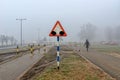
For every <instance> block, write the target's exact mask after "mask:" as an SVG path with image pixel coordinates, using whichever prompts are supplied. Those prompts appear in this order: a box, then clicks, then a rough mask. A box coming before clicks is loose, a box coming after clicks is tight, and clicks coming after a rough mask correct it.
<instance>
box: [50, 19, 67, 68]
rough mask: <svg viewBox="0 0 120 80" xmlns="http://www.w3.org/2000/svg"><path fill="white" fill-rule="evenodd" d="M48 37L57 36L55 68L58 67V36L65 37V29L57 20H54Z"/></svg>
mask: <svg viewBox="0 0 120 80" xmlns="http://www.w3.org/2000/svg"><path fill="white" fill-rule="evenodd" d="M49 36H50V37H57V59H56V60H57V68H58V70H59V69H60V42H59V41H60V37H66V36H67V34H66V32H65V30H64V29H63V27H62V25H61V24H60V22H59V21H57V22H56V24H55V25H54V27H53V29H52V30H51V32H50V34H49Z"/></svg>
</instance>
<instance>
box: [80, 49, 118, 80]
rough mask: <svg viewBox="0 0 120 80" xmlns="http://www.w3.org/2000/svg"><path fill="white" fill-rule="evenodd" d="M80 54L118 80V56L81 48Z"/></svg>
mask: <svg viewBox="0 0 120 80" xmlns="http://www.w3.org/2000/svg"><path fill="white" fill-rule="evenodd" d="M80 54H81V55H82V56H84V57H86V58H87V59H88V60H90V61H91V62H93V63H94V64H96V65H97V66H99V67H100V68H102V69H103V70H104V71H105V72H107V73H109V74H110V75H111V76H112V77H114V78H116V79H117V80H120V57H116V56H113V55H108V54H106V53H100V52H97V51H94V50H90V51H89V52H87V51H85V49H81V53H80Z"/></svg>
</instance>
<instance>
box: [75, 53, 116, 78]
mask: <svg viewBox="0 0 120 80" xmlns="http://www.w3.org/2000/svg"><path fill="white" fill-rule="evenodd" d="M75 52H76V51H75ZM76 53H77V54H78V55H79V56H81V57H82V58H83V59H85V60H86V61H87V62H89V63H90V64H92V65H93V66H95V67H96V68H97V69H99V70H100V71H103V72H104V73H105V74H107V75H108V76H109V77H110V78H111V79H113V80H116V79H115V78H113V77H112V76H111V75H110V74H108V73H107V72H105V71H104V70H103V69H102V68H100V67H99V66H97V65H95V64H94V63H92V62H91V61H90V60H89V59H87V58H86V57H84V56H82V55H81V54H80V53H81V52H76Z"/></svg>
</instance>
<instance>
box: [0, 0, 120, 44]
mask: <svg viewBox="0 0 120 80" xmlns="http://www.w3.org/2000/svg"><path fill="white" fill-rule="evenodd" d="M17 18H26V19H27V20H24V21H23V41H24V43H32V42H37V41H38V40H45V39H47V40H51V41H52V40H54V41H55V40H56V39H55V38H50V37H49V36H48V35H49V33H50V31H51V29H52V27H53V26H54V24H55V23H56V21H57V20H59V21H60V22H61V24H62V26H63V27H64V29H65V31H66V32H67V35H68V36H67V37H66V38H63V39H64V41H70V42H71V41H85V39H86V38H87V39H89V40H90V41H95V42H98V41H109V42H120V36H119V35H120V0H0V35H2V36H1V37H3V35H4V37H6V36H7V38H8V37H9V40H10V39H11V38H10V37H14V40H15V41H17V43H20V21H18V20H16V19H17ZM1 37H0V38H1ZM11 43H12V41H11Z"/></svg>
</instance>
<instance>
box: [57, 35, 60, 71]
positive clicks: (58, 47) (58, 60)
mask: <svg viewBox="0 0 120 80" xmlns="http://www.w3.org/2000/svg"><path fill="white" fill-rule="evenodd" d="M59 64H60V45H59V36H57V68H58V70H59V68H60V67H59Z"/></svg>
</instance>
